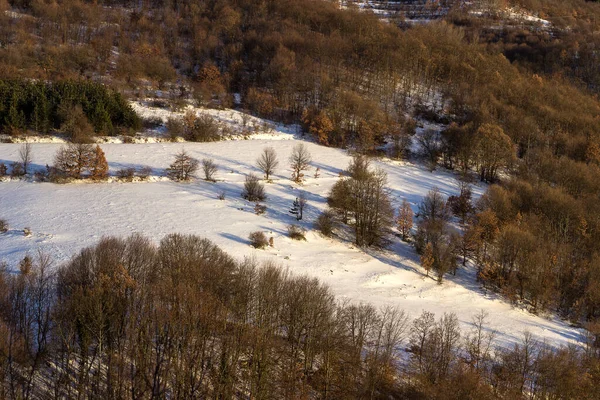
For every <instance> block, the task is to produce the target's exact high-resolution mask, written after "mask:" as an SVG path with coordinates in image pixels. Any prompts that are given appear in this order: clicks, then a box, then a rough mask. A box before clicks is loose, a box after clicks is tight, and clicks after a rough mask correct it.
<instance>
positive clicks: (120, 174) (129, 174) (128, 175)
mask: <svg viewBox="0 0 600 400" xmlns="http://www.w3.org/2000/svg"><path fill="white" fill-rule="evenodd" d="M134 176H135V168H132V167H129V168H121V169H120V170H118V171H117V178H119V179H121V180H123V181H125V182H131V181H133V177H134Z"/></svg>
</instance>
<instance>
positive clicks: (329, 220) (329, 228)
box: [315, 210, 335, 237]
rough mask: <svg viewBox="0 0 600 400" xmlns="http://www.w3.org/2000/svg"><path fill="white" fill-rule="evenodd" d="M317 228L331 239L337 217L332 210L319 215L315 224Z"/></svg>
mask: <svg viewBox="0 0 600 400" xmlns="http://www.w3.org/2000/svg"><path fill="white" fill-rule="evenodd" d="M315 227H316V228H317V229H318V230H319V232H321V233H322V234H323V235H325V236H327V237H329V236H331V235H332V234H333V229H334V228H335V215H334V213H333V211H331V210H325V211H323V212H322V213H321V215H319V217H318V218H317V222H315Z"/></svg>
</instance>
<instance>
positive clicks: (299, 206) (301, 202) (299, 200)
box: [290, 194, 306, 221]
mask: <svg viewBox="0 0 600 400" xmlns="http://www.w3.org/2000/svg"><path fill="white" fill-rule="evenodd" d="M304 207H306V197H305V196H304V194H300V196H298V197H296V200H294V203H293V205H292V208H291V209H290V213H291V214H294V215H295V216H296V220H297V221H300V220H302V216H303V214H304Z"/></svg>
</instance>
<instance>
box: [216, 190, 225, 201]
mask: <svg viewBox="0 0 600 400" xmlns="http://www.w3.org/2000/svg"><path fill="white" fill-rule="evenodd" d="M217 198H218V199H219V200H225V191H224V190H221V191H220V192H219V194H218V195H217Z"/></svg>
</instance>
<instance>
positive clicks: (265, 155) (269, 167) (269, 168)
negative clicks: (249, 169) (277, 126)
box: [256, 147, 279, 180]
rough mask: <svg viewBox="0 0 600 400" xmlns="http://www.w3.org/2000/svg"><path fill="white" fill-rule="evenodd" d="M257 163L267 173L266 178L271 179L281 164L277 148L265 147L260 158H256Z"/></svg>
mask: <svg viewBox="0 0 600 400" xmlns="http://www.w3.org/2000/svg"><path fill="white" fill-rule="evenodd" d="M256 165H257V166H258V168H260V170H261V171H262V172H263V173H264V174H265V179H266V180H269V177H270V176H271V175H272V174H273V173H274V172H275V168H277V166H278V165H279V161H278V160H277V153H276V152H275V149H274V148H272V147H266V148H265V149H263V152H262V154H261V155H260V158H258V160H256Z"/></svg>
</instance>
